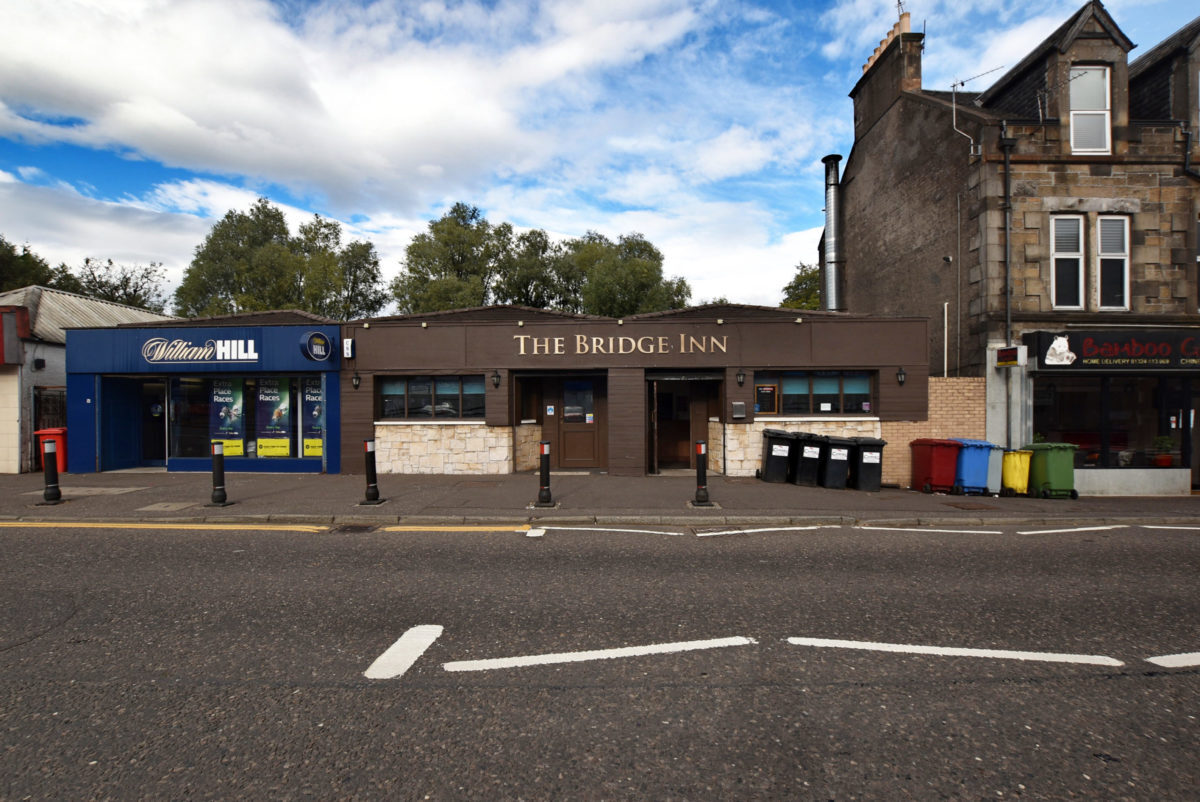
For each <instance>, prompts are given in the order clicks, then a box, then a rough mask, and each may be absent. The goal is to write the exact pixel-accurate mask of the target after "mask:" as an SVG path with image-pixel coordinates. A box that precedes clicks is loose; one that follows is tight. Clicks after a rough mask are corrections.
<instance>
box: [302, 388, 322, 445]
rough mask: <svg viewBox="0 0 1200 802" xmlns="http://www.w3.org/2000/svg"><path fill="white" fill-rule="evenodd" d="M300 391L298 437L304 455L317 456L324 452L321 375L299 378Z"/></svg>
mask: <svg viewBox="0 0 1200 802" xmlns="http://www.w3.org/2000/svg"><path fill="white" fill-rule="evenodd" d="M300 392H301V393H302V394H303V396H304V401H303V403H302V404H301V407H300V414H301V422H300V429H301V432H300V437H301V439H302V440H303V443H304V456H306V457H319V456H321V455H322V453H323V452H324V448H323V445H322V444H323V443H324V437H325V404H324V397H323V396H322V395H321V377H319V376H306V377H304V378H303V379H301V380H300Z"/></svg>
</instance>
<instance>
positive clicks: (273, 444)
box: [256, 379, 292, 457]
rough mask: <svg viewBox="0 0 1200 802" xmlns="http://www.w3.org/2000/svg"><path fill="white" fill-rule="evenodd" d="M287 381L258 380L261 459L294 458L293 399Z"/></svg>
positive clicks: (259, 454) (259, 452) (259, 451)
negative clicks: (292, 456)
mask: <svg viewBox="0 0 1200 802" xmlns="http://www.w3.org/2000/svg"><path fill="white" fill-rule="evenodd" d="M291 395H292V393H291V385H290V383H289V382H288V380H287V379H259V380H258V416H257V418H256V423H257V424H258V456H260V457H290V456H291V455H292V398H291Z"/></svg>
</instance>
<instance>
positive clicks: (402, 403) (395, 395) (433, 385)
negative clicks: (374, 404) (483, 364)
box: [376, 376, 484, 420]
mask: <svg viewBox="0 0 1200 802" xmlns="http://www.w3.org/2000/svg"><path fill="white" fill-rule="evenodd" d="M376 386H377V387H378V388H379V417H380V418H381V419H383V420H397V419H399V420H430V419H433V418H438V419H457V420H461V419H472V418H482V417H484V390H483V376H437V377H434V376H408V377H403V376H389V377H384V378H381V379H379V380H378V381H377V382H376Z"/></svg>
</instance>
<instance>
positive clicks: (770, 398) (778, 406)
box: [754, 370, 871, 415]
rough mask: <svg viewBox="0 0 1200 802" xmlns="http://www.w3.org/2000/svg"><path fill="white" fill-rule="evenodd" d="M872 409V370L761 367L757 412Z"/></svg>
mask: <svg viewBox="0 0 1200 802" xmlns="http://www.w3.org/2000/svg"><path fill="white" fill-rule="evenodd" d="M870 411H871V374H869V373H866V372H861V371H860V372H852V371H832V370H825V371H803V372H802V371H789V372H780V373H777V372H774V371H759V372H757V373H755V375H754V412H755V414H756V415H859V414H863V413H870Z"/></svg>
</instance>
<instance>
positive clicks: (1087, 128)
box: [1070, 67, 1112, 153]
mask: <svg viewBox="0 0 1200 802" xmlns="http://www.w3.org/2000/svg"><path fill="white" fill-rule="evenodd" d="M1070 97H1071V101H1070V102H1071V152H1072V153H1108V152H1109V151H1110V150H1111V149H1112V146H1111V143H1110V141H1109V131H1110V129H1111V127H1112V123H1111V119H1110V118H1111V104H1110V103H1109V89H1108V67H1072V68H1071V90H1070Z"/></svg>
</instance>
